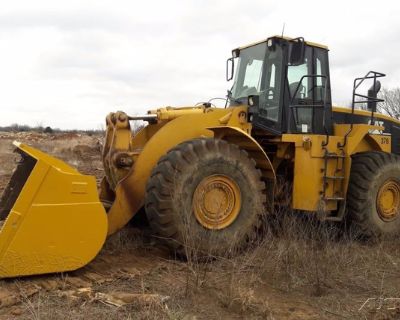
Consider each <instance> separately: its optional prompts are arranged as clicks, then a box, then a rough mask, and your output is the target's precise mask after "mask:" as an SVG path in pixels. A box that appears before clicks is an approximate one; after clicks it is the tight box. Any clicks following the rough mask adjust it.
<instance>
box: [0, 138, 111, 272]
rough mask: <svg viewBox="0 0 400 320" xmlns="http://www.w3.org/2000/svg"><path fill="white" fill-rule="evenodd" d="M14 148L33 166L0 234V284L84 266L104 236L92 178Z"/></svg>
mask: <svg viewBox="0 0 400 320" xmlns="http://www.w3.org/2000/svg"><path fill="white" fill-rule="evenodd" d="M15 144H16V146H17V147H18V148H19V149H21V150H22V151H23V152H25V153H26V154H28V155H29V156H30V157H33V158H34V159H36V161H37V162H36V165H35V167H34V169H33V170H32V172H31V173H30V175H29V178H28V180H27V181H26V183H25V185H24V186H23V189H22V190H21V192H20V194H19V196H18V198H17V200H16V202H15V204H14V206H13V208H12V209H11V211H10V213H9V214H8V217H7V219H6V221H5V223H4V225H3V227H2V228H1V230H0V278H5V277H15V276H26V275H33V274H43V273H52V272H63V271H70V270H76V269H78V268H80V267H82V266H84V265H86V264H87V263H89V262H90V261H91V260H92V259H93V258H94V257H95V256H96V255H97V253H98V252H99V251H100V249H101V247H102V246H103V243H104V241H105V238H106V234H107V217H106V213H105V211H104V208H103V206H102V204H101V203H100V201H99V198H98V196H97V188H96V180H95V178H94V177H91V176H84V175H81V174H80V173H79V172H78V171H77V170H75V169H73V168H71V167H69V166H68V165H67V164H65V163H64V162H62V161H61V160H58V159H55V158H53V157H51V156H49V155H47V154H45V153H43V152H40V151H39V150H36V149H34V148H32V147H29V146H27V145H24V144H20V143H15Z"/></svg>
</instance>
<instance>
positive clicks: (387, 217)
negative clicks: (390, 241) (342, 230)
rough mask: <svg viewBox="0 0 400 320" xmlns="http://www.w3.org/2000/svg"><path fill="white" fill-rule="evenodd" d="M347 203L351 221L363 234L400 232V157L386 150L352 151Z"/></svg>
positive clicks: (369, 235) (386, 234) (377, 234)
mask: <svg viewBox="0 0 400 320" xmlns="http://www.w3.org/2000/svg"><path fill="white" fill-rule="evenodd" d="M347 206H348V214H349V219H350V222H351V224H352V225H354V226H355V227H356V229H357V230H358V231H359V232H360V233H361V234H362V235H363V236H366V237H368V238H370V237H385V236H390V237H392V236H396V235H399V234H400V159H399V157H398V156H396V155H394V154H390V153H384V152H363V153H358V154H355V155H353V157H352V166H351V174H350V182H349V188H348V192H347Z"/></svg>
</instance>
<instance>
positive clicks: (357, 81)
mask: <svg viewBox="0 0 400 320" xmlns="http://www.w3.org/2000/svg"><path fill="white" fill-rule="evenodd" d="M385 76H386V74H384V73H381V72H377V71H368V73H367V74H366V75H365V76H364V77H360V78H355V79H354V82H353V98H352V102H351V119H350V128H349V130H347V132H346V134H345V135H344V140H343V143H339V144H338V147H339V148H343V147H344V146H345V145H346V143H347V138H348V136H349V134H350V133H351V131H352V130H353V124H354V107H355V104H356V103H368V102H383V101H385V100H384V99H379V98H376V97H370V96H368V95H367V96H366V95H362V94H359V93H357V92H356V90H357V89H358V87H359V86H360V85H361V84H362V83H363V82H364V81H365V80H367V79H374V86H373V87H374V88H376V83H377V82H376V81H377V80H376V79H377V78H382V77H385ZM356 97H360V98H364V99H366V100H358V101H356ZM374 112H375V111H374V110H373V109H372V110H371V124H373V123H374V121H373V120H374Z"/></svg>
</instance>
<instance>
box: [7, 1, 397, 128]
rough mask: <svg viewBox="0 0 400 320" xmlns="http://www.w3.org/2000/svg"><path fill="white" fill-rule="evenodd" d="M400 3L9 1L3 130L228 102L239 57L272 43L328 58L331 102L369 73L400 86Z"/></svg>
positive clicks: (85, 124) (345, 97)
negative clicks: (300, 43)
mask: <svg viewBox="0 0 400 320" xmlns="http://www.w3.org/2000/svg"><path fill="white" fill-rule="evenodd" d="M399 17H400V5H399V4H398V2H397V1H387V0H386V1H385V0H381V1H350V0H348V1H339V0H336V1H322V0H319V1H306V0H301V1H284V0H281V1H269V0H262V1H250V0H248V1H233V0H227V1H225V0H223V1H221V0H219V1H217V0H214V1H191V0H187V1H171V0H169V1H133V0H130V1H121V0H112V1H101V0H96V1H86V0H79V1H75V0H68V1H64V0H58V1H56V0H48V1H42V0H34V1H33V0H27V1H17V0H13V1H4V0H3V1H1V2H0V57H1V59H0V105H1V109H0V110H1V117H0V125H8V124H11V123H20V124H29V125H39V124H40V125H45V126H51V127H59V128H64V129H68V128H69V129H72V128H82V129H90V128H93V129H97V128H100V127H101V126H102V125H103V123H104V118H105V116H106V114H107V113H108V112H110V111H116V110H124V111H126V112H127V113H129V114H132V115H134V114H141V113H145V112H146V110H148V109H153V108H156V107H161V106H166V105H171V106H182V105H193V104H195V103H197V102H199V101H207V100H209V99H210V98H213V97H224V96H225V94H226V89H228V88H229V87H230V86H231V83H227V82H226V81H225V61H226V59H227V58H228V57H229V56H230V55H231V49H233V48H235V47H238V46H240V45H244V44H248V43H251V42H254V41H257V40H261V39H263V38H267V37H268V36H270V35H274V34H280V33H281V31H282V26H283V23H285V25H286V27H285V35H287V36H292V37H297V36H303V37H304V38H305V39H306V40H309V41H314V42H320V43H323V44H326V45H328V46H329V48H330V62H331V82H332V91H333V101H334V102H335V103H336V104H348V102H349V101H350V100H351V90H352V81H353V78H354V77H356V76H361V75H364V74H365V73H366V72H367V71H368V70H376V71H381V72H384V73H387V75H388V76H387V77H386V78H385V79H383V81H382V83H383V86H385V87H389V88H390V87H395V86H400V59H399V56H400V41H399V38H400V18H399Z"/></svg>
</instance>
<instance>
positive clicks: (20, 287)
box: [0, 132, 400, 320]
mask: <svg viewBox="0 0 400 320" xmlns="http://www.w3.org/2000/svg"><path fill="white" fill-rule="evenodd" d="M13 140H19V141H22V142H26V143H29V144H30V145H33V146H35V147H38V148H40V149H41V150H43V151H45V152H48V153H51V154H53V155H56V156H57V157H60V158H62V159H63V160H65V161H67V162H68V163H70V164H71V165H73V166H74V167H77V168H78V169H79V170H80V171H81V172H82V173H85V174H91V175H95V176H96V177H97V178H98V181H99V179H100V178H101V177H102V174H103V172H102V164H101V160H100V152H101V141H102V137H100V136H95V135H92V136H89V135H83V134H72V133H57V134H39V133H1V132H0V164H1V166H0V191H2V190H3V189H4V188H5V186H6V184H7V182H8V180H9V179H10V177H11V173H12V170H13V168H14V167H15V159H16V155H14V154H13V152H12V151H13V146H12V141H13ZM88 227H90V226H88ZM38 231H40V230H38ZM399 244H400V241H398V240H395V241H389V242H388V241H380V242H374V243H365V242H362V241H359V240H355V239H353V238H352V237H349V236H347V235H343V233H342V232H340V231H338V230H337V228H336V227H331V226H327V225H324V226H321V225H319V224H317V223H315V222H310V221H309V220H306V221H305V220H304V219H301V220H300V219H298V218H294V217H287V218H285V219H282V220H281V221H280V232H278V233H276V232H268V233H267V234H266V235H264V236H263V237H262V238H260V240H259V242H258V243H257V244H255V245H253V246H251V247H250V248H249V249H248V250H246V251H245V252H242V253H241V254H240V255H238V256H237V257H235V258H232V259H224V258H217V259H214V260H212V261H208V262H205V261H203V262H198V261H197V260H196V259H188V260H187V261H183V260H179V259H175V258H174V257H171V256H170V254H169V253H168V250H166V249H165V248H164V247H163V246H162V245H161V244H160V243H158V241H157V239H154V238H153V237H152V236H151V231H150V230H149V228H148V227H146V226H143V225H141V224H140V226H139V224H137V223H135V222H133V223H131V225H129V226H128V227H126V228H125V229H124V230H122V231H121V232H120V233H118V234H116V235H114V236H113V237H111V238H110V239H108V241H107V243H106V245H105V247H104V248H103V250H102V251H101V253H100V254H99V255H98V256H97V257H96V259H95V260H94V261H93V262H92V263H90V264H89V265H87V266H86V267H84V268H83V269H81V270H78V271H75V272H69V273H63V274H54V275H46V276H35V277H27V278H19V279H11V280H0V320H1V319H61V318H62V319H96V320H100V319H108V320H109V319H187V320H189V319H193V320H194V319H196V320H197V319H243V318H246V319H400V246H399Z"/></svg>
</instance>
